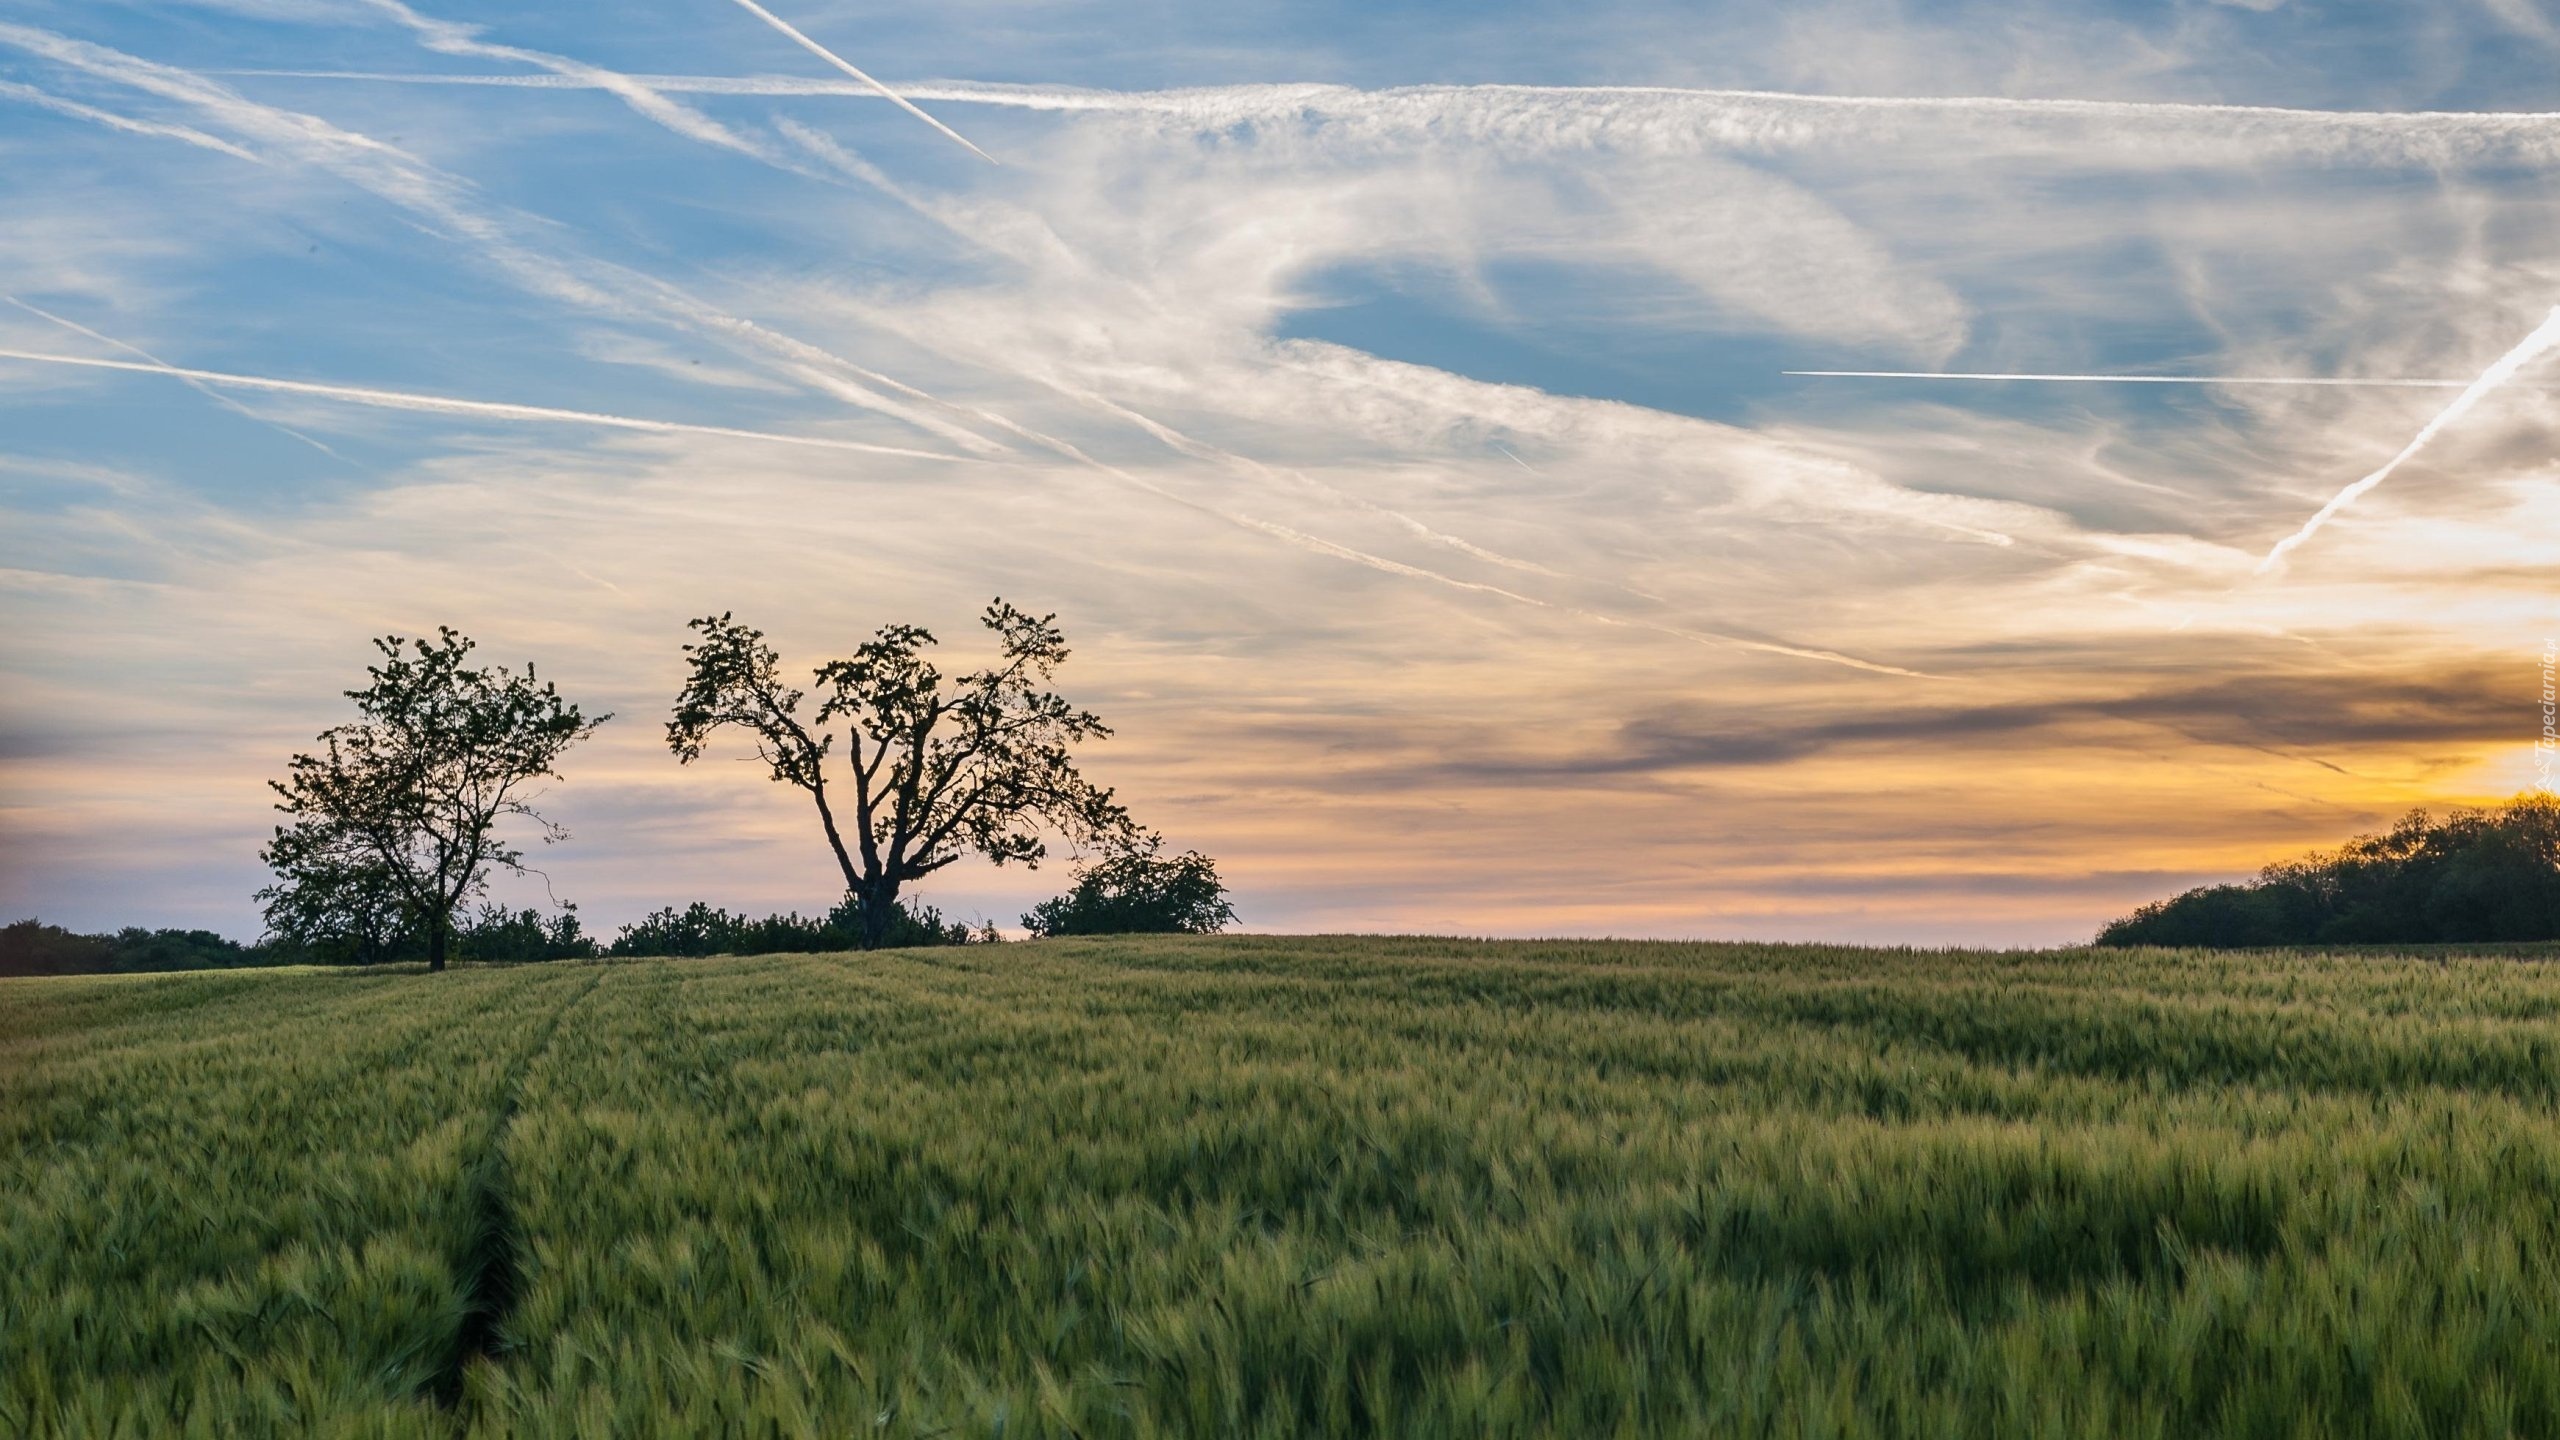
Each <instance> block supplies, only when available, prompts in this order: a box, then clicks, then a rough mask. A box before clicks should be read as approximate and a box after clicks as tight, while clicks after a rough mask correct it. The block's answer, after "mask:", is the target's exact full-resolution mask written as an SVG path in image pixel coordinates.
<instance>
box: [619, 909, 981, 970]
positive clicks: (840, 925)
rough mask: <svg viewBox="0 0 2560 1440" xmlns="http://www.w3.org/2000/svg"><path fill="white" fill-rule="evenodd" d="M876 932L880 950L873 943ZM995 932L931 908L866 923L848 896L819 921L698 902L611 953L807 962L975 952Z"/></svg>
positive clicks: (667, 914)
mask: <svg viewBox="0 0 2560 1440" xmlns="http://www.w3.org/2000/svg"><path fill="white" fill-rule="evenodd" d="M874 933H876V934H877V935H878V936H879V939H878V941H877V942H876V943H869V944H867V940H868V937H869V936H871V935H872V934H874ZM998 938H1000V937H998V936H997V934H996V932H995V930H994V928H993V927H992V926H982V927H974V928H973V927H971V926H969V925H965V924H962V923H960V922H958V921H946V920H944V919H943V918H942V912H941V911H939V910H937V909H935V908H934V907H932V906H930V905H919V904H915V903H913V902H911V901H902V902H899V903H898V904H896V905H895V906H894V907H893V913H892V914H890V916H889V917H888V919H887V921H886V923H884V924H882V925H880V926H878V927H876V930H875V927H871V926H866V925H865V924H864V923H863V914H862V900H861V898H860V897H859V896H854V895H848V896H846V897H845V898H844V899H843V900H842V901H840V902H838V903H837V905H836V906H835V908H834V909H832V910H829V911H828V912H827V913H826V914H824V915H820V916H817V917H815V918H811V917H807V916H803V915H801V914H799V913H798V912H796V911H795V912H793V913H790V914H785V915H767V916H765V917H764V918H763V919H761V920H759V919H754V918H751V917H749V916H748V915H747V913H746V912H745V911H739V912H738V913H737V914H734V915H733V914H731V913H729V912H728V911H726V910H723V909H720V908H719V907H717V906H714V905H709V904H705V903H704V902H702V901H700V900H696V901H695V902H693V903H692V904H691V905H688V906H686V907H685V908H684V909H682V910H678V909H676V908H675V907H673V906H669V907H667V908H666V909H663V910H659V911H657V912H655V913H654V914H651V915H650V916H648V918H646V919H644V920H641V921H639V922H637V923H635V924H631V925H625V926H623V927H622V931H621V933H620V934H618V935H616V936H615V937H614V941H613V944H612V946H611V947H609V948H608V949H607V950H606V952H605V953H607V954H610V955H667V956H676V957H680V958H699V957H702V956H709V955H808V954H822V953H825V952H828V951H835V950H860V949H864V948H874V949H876V948H879V947H880V946H884V945H885V946H890V947H894V948H898V949H908V948H913V947H916V946H923V945H973V944H983V943H986V942H989V941H993V940H996V939H998Z"/></svg>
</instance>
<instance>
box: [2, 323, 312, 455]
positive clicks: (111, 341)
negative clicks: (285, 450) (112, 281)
mask: <svg viewBox="0 0 2560 1440" xmlns="http://www.w3.org/2000/svg"><path fill="white" fill-rule="evenodd" d="M0 300H6V301H8V302H9V303H10V304H12V305H15V306H17V307H18V308H19V309H21V310H24V311H26V312H27V313H28V314H30V315H33V316H36V317H38V318H39V319H44V320H50V321H52V322H53V323H54V324H56V325H59V326H61V327H62V328H63V329H65V330H69V331H72V332H74V333H77V334H81V335H86V336H88V337H89V338H90V339H92V340H95V341H97V342H98V343H99V344H101V345H113V346H114V347H116V348H117V349H119V350H121V351H123V352H124V353H126V354H127V355H139V356H141V357H142V358H143V359H145V360H148V361H150V362H151V363H152V364H154V365H164V366H165V365H167V364H168V363H169V362H168V361H166V360H163V359H161V358H160V357H159V356H157V355H154V354H152V353H151V352H150V351H148V350H145V349H143V348H142V347H141V346H139V345H128V344H126V343H125V342H124V341H122V340H119V339H117V338H116V337H114V336H113V335H106V334H101V333H100V332H98V331H95V330H92V329H90V328H89V327H88V326H86V325H83V324H81V323H80V322H79V321H77V320H66V319H64V318H63V317H61V316H59V315H56V314H54V313H53V312H52V311H50V310H46V309H43V308H40V307H38V306H34V305H30V304H28V303H27V302H26V301H24V300H21V299H19V298H18V297H17V296H15V295H0ZM185 383H186V385H187V388H189V389H191V390H193V391H195V392H196V393H197V394H199V395H202V396H204V397H205V398H206V399H208V400H211V401H212V402H213V403H214V404H216V405H219V406H221V407H222V408H223V409H225V410H228V411H230V412H232V413H233V414H235V415H243V416H246V417H248V418H249V419H251V420H255V421H257V422H258V423H259V424H261V425H264V426H266V427H267V428H269V429H271V430H274V431H276V432H278V433H280V434H284V435H290V436H292V437H293V438H294V439H296V440H299V441H301V442H302V443H303V444H305V445H308V446H310V447H311V448H312V449H314V450H317V451H319V452H320V453H321V454H323V455H326V456H328V457H329V458H330V459H332V460H336V461H338V462H340V463H341V464H352V463H353V462H352V461H349V460H348V459H347V457H346V456H344V455H341V454H339V453H338V452H337V451H335V450H332V449H330V448H329V447H328V446H327V445H324V444H322V443H321V442H319V441H317V440H314V439H312V438H311V437H310V436H308V435H305V434H303V433H302V432H301V431H299V430H296V429H294V428H293V427H292V426H290V425H287V424H285V423H284V422H282V421H280V420H270V419H268V418H267V417H266V416H264V415H261V414H259V413H258V412H257V411H255V410H252V409H250V408H249V407H248V406H246V405H243V404H241V403H240V402H239V401H237V400H234V399H232V398H231V397H230V396H228V395H225V394H223V393H222V392H221V391H219V390H217V389H215V388H213V387H212V386H210V385H208V384H206V383H205V382H203V381H201V380H188V381H186V382H185Z"/></svg>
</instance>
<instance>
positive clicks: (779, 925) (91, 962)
mask: <svg viewBox="0 0 2560 1440" xmlns="http://www.w3.org/2000/svg"><path fill="white" fill-rule="evenodd" d="M860 927H861V919H860V915H859V912H858V911H857V910H856V908H855V903H854V902H853V901H850V900H848V901H846V902H845V903H844V904H841V905H838V906H837V907H836V908H835V909H833V910H830V911H828V912H827V913H826V914H825V915H822V916H820V917H818V918H816V919H807V918H804V917H802V916H799V915H796V914H794V915H767V916H765V917H764V918H763V919H760V920H759V919H755V918H752V917H750V916H748V915H746V914H745V913H743V912H741V913H738V914H734V915H733V914H731V913H729V912H728V911H726V910H722V909H719V908H717V907H714V906H711V905H706V904H703V903H702V902H700V901H695V902H694V903H693V904H692V905H690V906H687V907H686V908H684V909H682V910H678V909H675V908H673V907H669V908H667V909H664V910H660V911H658V912H657V913H656V914H654V915H651V916H649V917H648V918H647V919H645V920H642V921H640V922H639V923H638V924H635V925H625V926H623V927H622V929H621V930H620V931H619V932H618V933H617V934H615V936H614V938H613V939H612V940H611V941H603V942H600V941H598V940H597V939H596V938H595V937H593V936H591V935H588V934H587V933H586V931H585V928H584V927H583V926H582V925H581V924H580V923H579V920H578V911H577V907H575V906H563V907H562V908H560V909H559V910H557V911H553V912H551V913H549V914H545V913H544V912H542V911H540V910H534V909H523V910H509V909H506V908H505V907H504V906H499V905H484V906H482V907H480V909H479V911H478V912H477V913H475V914H473V915H471V916H469V917H468V918H467V919H466V920H465V921H464V922H463V923H462V924H460V925H457V926H455V927H454V932H453V946H454V953H455V954H456V956H457V957H458V958H460V959H463V960H476V961H479V962H481V963H483V964H522V963H525V962H529V961H538V960H590V959H594V958H596V957H598V956H604V955H675V956H703V955H770V954H782V953H813V952H818V951H829V950H851V949H855V948H858V947H857V941H858V938H859V936H860V933H861V929H860ZM889 933H890V935H891V936H892V939H891V940H890V942H889V943H890V944H892V945H897V946H919V945H965V944H977V943H985V942H987V941H990V940H995V939H999V938H1001V937H1000V936H999V935H998V934H997V932H996V930H995V928H994V927H993V926H986V927H981V928H978V929H971V928H970V927H969V926H966V925H961V924H956V923H950V922H946V921H945V920H944V919H943V918H942V916H941V914H940V912H938V911H936V910H934V909H933V908H932V907H931V906H905V905H902V906H900V907H898V914H897V915H896V916H895V917H894V918H893V919H892V920H891V921H890V924H889ZM426 956H427V947H426V940H425V939H424V937H423V936H421V935H419V934H417V933H416V931H415V929H414V928H412V929H410V930H407V931H403V932H400V933H395V934H393V935H391V936H389V937H388V938H383V939H376V940H373V941H371V942H370V943H367V944H364V945H358V944H356V943H353V942H352V941H349V942H346V943H330V942H326V941H323V942H319V943H295V942H293V941H289V940H277V939H274V938H273V937H270V938H268V939H267V940H265V941H263V942H261V943H259V944H255V945H243V944H241V943H240V942H239V941H237V940H232V939H229V938H227V937H225V936H221V935H217V934H215V933H214V932H212V931H210V930H144V929H140V928H127V929H124V930H119V931H117V932H115V933H114V934H111V935H82V934H78V933H76V932H73V931H70V930H65V929H64V928H62V927H61V926H59V925H47V924H44V923H43V922H42V921H39V920H20V921H18V922H17V923H15V924H13V925H9V926H7V927H5V928H0V976H10V975H112V974H120V973H125V972H136V973H139V972H142V971H152V970H222V969H233V968H237V967H240V966H245V965H365V964H394V963H400V962H404V961H422V960H424V959H426Z"/></svg>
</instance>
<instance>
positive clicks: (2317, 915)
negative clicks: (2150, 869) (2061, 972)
mask: <svg viewBox="0 0 2560 1440" xmlns="http://www.w3.org/2000/svg"><path fill="white" fill-rule="evenodd" d="M2555 939H2560V798H2555V797H2553V796H2550V795H2535V794H2527V795H2520V796H2518V797H2516V798H2515V799H2514V800H2512V801H2510V802H2508V803H2507V804H2506V805H2503V806H2498V807H2492V808H2489V809H2464V810H2457V811H2454V812H2453V813H2451V814H2449V815H2447V816H2445V817H2444V818H2442V819H2441V820H2439V819H2437V818H2435V817H2434V816H2431V815H2429V814H2428V813H2427V812H2426V811H2424V810H2412V811H2410V812H2409V813H2408V814H2407V815H2406V816H2404V817H2402V818H2401V820H2400V822H2399V823H2398V824H2396V825H2394V826H2392V827H2391V828H2390V829H2389V830H2387V831H2384V832H2382V833H2381V834H2378V835H2360V836H2357V837H2356V838H2355V839H2353V840H2350V841H2348V842H2347V843H2346V844H2344V845H2342V846H2340V847H2338V848H2337V849H2336V850H2333V851H2327V852H2323V853H2319V854H2314V855H2308V856H2305V857H2303V858H2301V859H2298V860H2288V861H2284V862H2281V863H2278V864H2274V865H2270V866H2268V867H2267V868H2266V869H2265V870H2263V871H2261V872H2260V873H2259V875H2258V878H2257V879H2256V880H2254V881H2251V882H2249V883H2247V884H2242V885H2215V886H2208V887H2206V888H2203V889H2198V890H2190V891H2188V892H2186V893H2185V894H2183V895H2178V896H2173V897H2171V898H2170V899H2167V900H2161V901H2157V902H2155V903H2153V904H2150V905H2146V906H2144V907H2142V908H2141V909H2139V910H2137V911H2135V912H2134V913H2133V914H2131V915H2128V916H2126V917H2125V918H2123V919H2121V920H2118V921H2116V922H2115V923H2113V924H2111V925H2109V926H2107V928H2106V929H2104V930H2102V931H2100V932H2099V934H2098V943H2099V944H2101V945H2197V946H2210V947H2234V946H2250V945H2311V944H2347V945H2354V944H2365V945H2408V944H2459V943H2478V942H2493V941H2530V940H2555Z"/></svg>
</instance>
